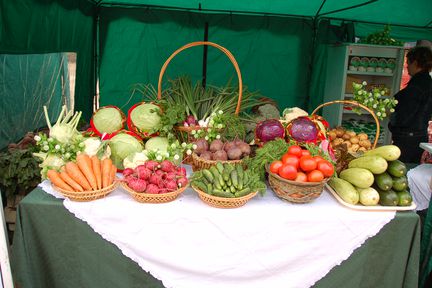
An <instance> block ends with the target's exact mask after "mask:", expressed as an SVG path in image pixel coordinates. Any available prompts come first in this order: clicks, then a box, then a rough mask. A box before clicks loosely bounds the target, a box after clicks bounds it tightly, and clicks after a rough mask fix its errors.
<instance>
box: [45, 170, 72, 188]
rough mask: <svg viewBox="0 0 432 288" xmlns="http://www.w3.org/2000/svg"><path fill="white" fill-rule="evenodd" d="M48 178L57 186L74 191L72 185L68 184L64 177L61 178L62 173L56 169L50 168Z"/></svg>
mask: <svg viewBox="0 0 432 288" xmlns="http://www.w3.org/2000/svg"><path fill="white" fill-rule="evenodd" d="M47 176H48V179H49V180H50V181H51V183H52V184H54V185H55V186H57V187H58V188H61V189H63V190H66V191H73V189H72V187H70V186H69V185H68V184H66V183H65V182H64V181H63V180H62V178H60V175H59V173H58V172H57V171H55V170H48V172H47Z"/></svg>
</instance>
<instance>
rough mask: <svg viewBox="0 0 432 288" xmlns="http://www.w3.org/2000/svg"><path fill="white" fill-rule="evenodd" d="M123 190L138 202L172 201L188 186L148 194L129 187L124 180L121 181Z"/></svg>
mask: <svg viewBox="0 0 432 288" xmlns="http://www.w3.org/2000/svg"><path fill="white" fill-rule="evenodd" d="M121 186H122V188H123V189H124V190H126V191H127V192H129V194H130V195H131V196H132V197H133V198H134V199H135V200H136V201H138V202H141V203H156V204H157V203H167V202H171V201H174V200H175V199H176V198H177V197H178V196H179V195H180V194H181V193H183V191H184V190H186V188H187V187H188V186H185V187H182V188H180V189H177V190H175V191H172V192H168V193H161V194H149V193H144V192H143V193H138V192H135V191H134V190H133V189H131V188H130V187H129V186H128V185H127V184H126V183H125V182H122V183H121Z"/></svg>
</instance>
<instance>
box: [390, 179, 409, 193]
mask: <svg viewBox="0 0 432 288" xmlns="http://www.w3.org/2000/svg"><path fill="white" fill-rule="evenodd" d="M392 188H393V190H395V191H396V192H398V191H404V190H406V189H407V188H408V180H407V177H406V176H402V177H393V187H392Z"/></svg>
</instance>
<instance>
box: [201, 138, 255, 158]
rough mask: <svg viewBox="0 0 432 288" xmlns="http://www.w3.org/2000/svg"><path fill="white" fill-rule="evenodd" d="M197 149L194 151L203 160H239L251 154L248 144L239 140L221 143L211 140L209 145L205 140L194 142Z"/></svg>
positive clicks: (218, 140)
mask: <svg viewBox="0 0 432 288" xmlns="http://www.w3.org/2000/svg"><path fill="white" fill-rule="evenodd" d="M195 145H196V146H197V148H196V149H195V150H194V153H196V154H197V155H198V156H199V157H200V158H202V159H204V160H219V161H227V160H240V159H242V158H244V157H246V156H249V154H250V153H251V148H250V146H249V144H247V143H245V142H244V141H242V140H240V139H236V140H234V141H229V142H225V143H224V142H223V141H222V140H220V139H216V140H213V141H212V142H211V143H210V144H209V143H208V142H207V140H205V139H199V140H197V141H196V142H195Z"/></svg>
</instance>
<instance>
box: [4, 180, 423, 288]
mask: <svg viewBox="0 0 432 288" xmlns="http://www.w3.org/2000/svg"><path fill="white" fill-rule="evenodd" d="M365 213H367V212H365ZM143 245H145V243H143ZM311 253H313V252H311ZM419 258H420V223H419V217H418V216H417V214H415V213H414V212H401V213H397V214H396V217H395V219H393V220H392V221H391V222H390V223H388V224H387V225H386V226H384V228H383V229H382V230H381V231H380V233H379V234H378V235H376V236H375V237H372V238H370V239H368V240H367V241H366V242H365V244H363V245H362V246H361V247H360V248H359V249H357V250H355V251H354V253H353V254H352V255H351V256H350V257H349V258H348V259H347V260H346V261H344V262H342V264H341V265H339V266H336V267H334V268H333V269H332V270H331V271H330V273H329V274H327V276H326V277H324V278H323V279H321V280H320V281H318V282H317V283H316V284H315V286H314V287H317V288H318V287H319V288H324V287H328V288H330V287H331V288H336V287H337V288H340V287H347V288H368V287H370V288H381V287H389V288H396V287H406V288H414V287H417V283H418V278H419ZM11 262H12V273H13V276H14V281H15V282H16V283H17V284H19V285H20V287H23V288H32V287H39V288H56V287H58V288H69V287H70V288H84V287H91V288H99V287H100V288H111V287H112V288H135V287H137V288H138V287H145V288H152V287H164V286H163V284H162V282H161V281H159V280H157V279H155V278H154V277H152V276H151V275H150V274H149V273H146V272H145V271H144V270H142V269H141V267H139V266H138V264H136V263H135V262H134V261H132V260H131V259H129V258H127V257H126V256H124V255H123V254H122V253H121V251H120V250H119V249H118V248H117V247H116V246H115V245H114V244H112V243H110V242H108V241H106V240H104V239H103V238H102V237H101V236H100V235H99V234H97V233H96V232H94V231H93V230H92V229H91V228H90V226H88V225H87V224H86V223H85V222H83V221H81V220H79V219H77V218H76V217H75V216H74V215H72V214H71V213H70V212H69V211H68V210H67V209H66V208H64V206H63V204H62V200H59V199H56V198H54V197H52V196H51V195H48V194H47V193H45V192H44V191H42V190H41V189H39V188H37V189H35V190H34V191H33V192H31V193H30V194H29V195H28V196H27V197H25V198H24V199H23V200H22V201H21V204H20V205H19V207H18V213H17V225H16V231H15V235H14V240H13V249H12V255H11ZM293 265H295V263H293ZM286 287H290V286H289V283H287V285H286ZM202 288H205V287H202ZM263 288H265V287H263Z"/></svg>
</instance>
